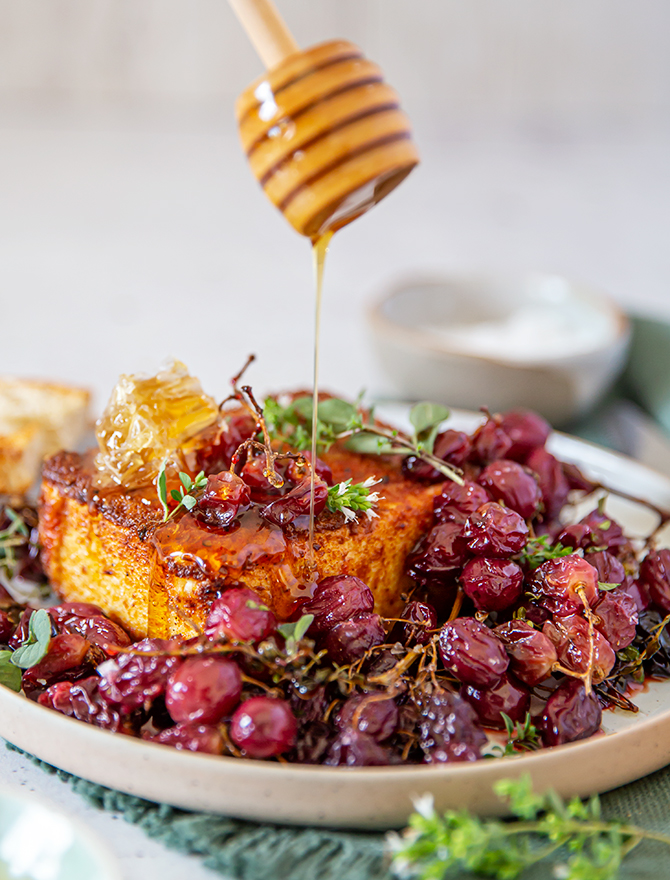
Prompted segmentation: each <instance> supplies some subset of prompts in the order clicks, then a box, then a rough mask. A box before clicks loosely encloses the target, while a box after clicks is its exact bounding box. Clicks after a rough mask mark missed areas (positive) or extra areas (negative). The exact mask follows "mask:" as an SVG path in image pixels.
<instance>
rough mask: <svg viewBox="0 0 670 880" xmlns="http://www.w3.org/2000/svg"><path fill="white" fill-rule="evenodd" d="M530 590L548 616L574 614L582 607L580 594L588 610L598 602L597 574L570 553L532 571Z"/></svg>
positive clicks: (587, 564) (579, 558)
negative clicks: (549, 613)
mask: <svg viewBox="0 0 670 880" xmlns="http://www.w3.org/2000/svg"><path fill="white" fill-rule="evenodd" d="M533 590H534V591H535V592H537V593H539V594H540V595H541V597H542V603H543V604H544V605H545V607H546V608H547V609H548V610H549V611H551V613H552V614H554V615H560V616H566V615H570V614H574V613H575V612H576V611H581V609H582V608H583V607H584V602H583V601H582V597H581V595H580V592H581V591H583V596H584V599H585V600H586V602H587V604H588V605H589V606H590V607H593V606H594V605H595V603H596V602H597V601H598V572H597V571H596V570H595V568H594V567H593V566H592V565H590V564H589V563H588V562H587V561H586V560H585V559H582V557H581V556H577V555H574V554H573V555H570V556H560V557H558V558H557V559H549V560H547V561H546V562H544V563H543V564H542V565H541V566H540V567H539V568H538V569H537V570H536V571H535V576H534V578H533Z"/></svg>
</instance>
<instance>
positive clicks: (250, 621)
mask: <svg viewBox="0 0 670 880" xmlns="http://www.w3.org/2000/svg"><path fill="white" fill-rule="evenodd" d="M276 628H277V619H276V618H275V616H274V614H273V613H272V611H270V609H269V608H268V607H267V605H265V604H264V602H263V600H262V599H261V597H260V596H259V595H258V593H254V591H253V590H250V589H249V588H248V587H231V588H230V589H229V590H226V592H225V593H224V594H223V596H220V597H219V598H218V599H215V600H214V601H213V602H212V607H211V609H210V612H209V616H208V617H207V622H206V624H205V633H206V635H207V636H208V637H209V638H210V639H229V640H232V641H239V642H260V641H261V640H262V639H265V638H267V637H268V636H269V635H271V633H273V632H274V631H275V630H276Z"/></svg>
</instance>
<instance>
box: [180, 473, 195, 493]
mask: <svg viewBox="0 0 670 880" xmlns="http://www.w3.org/2000/svg"><path fill="white" fill-rule="evenodd" d="M179 479H180V481H181V484H182V486H183V487H184V489H185V490H186V491H187V492H190V491H191V490H192V489H193V480H192V479H191V478H190V477H189V475H188V474H185V473H184V471H179Z"/></svg>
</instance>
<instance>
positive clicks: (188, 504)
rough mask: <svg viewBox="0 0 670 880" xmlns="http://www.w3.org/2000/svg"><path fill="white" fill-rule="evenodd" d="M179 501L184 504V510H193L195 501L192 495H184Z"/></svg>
mask: <svg viewBox="0 0 670 880" xmlns="http://www.w3.org/2000/svg"><path fill="white" fill-rule="evenodd" d="M181 503H182V504H183V505H184V507H185V508H186V510H193V508H194V507H195V505H196V504H197V501H196V500H195V498H194V497H193V496H192V495H184V497H183V498H182V499H181Z"/></svg>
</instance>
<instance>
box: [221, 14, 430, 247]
mask: <svg viewBox="0 0 670 880" xmlns="http://www.w3.org/2000/svg"><path fill="white" fill-rule="evenodd" d="M230 4H231V6H232V7H233V9H234V10H235V12H236V14H237V16H238V18H239V19H240V21H241V23H242V26H243V27H244V28H245V30H246V31H247V34H248V35H249V37H250V39H251V41H252V43H253V44H254V47H255V48H256V51H257V52H258V54H259V55H260V57H261V59H262V61H263V62H264V63H265V64H266V66H267V67H268V70H267V71H266V73H265V74H264V75H263V76H261V77H260V78H259V79H257V80H256V81H255V82H254V83H252V84H251V85H250V86H249V87H248V88H247V89H246V90H245V91H244V92H243V93H242V94H241V95H240V97H239V98H238V100H237V104H236V113H237V121H238V125H239V130H240V136H241V139H242V145H243V148H244V150H245V152H246V154H247V158H248V159H249V164H250V165H251V168H252V171H253V172H254V174H255V176H256V179H257V180H258V181H259V183H260V184H261V186H262V187H263V189H264V190H265V194H266V195H267V196H268V198H269V199H270V201H272V202H273V203H274V204H275V205H276V206H277V207H278V208H279V210H280V211H281V212H282V213H283V215H284V216H285V217H286V219H287V220H288V221H289V223H291V225H292V226H293V227H294V228H295V229H296V230H297V231H298V232H299V233H300V234H301V235H306V236H308V237H309V238H310V239H312V240H313V241H314V240H316V239H318V238H319V237H320V236H322V235H324V234H325V233H327V232H334V231H336V230H337V229H340V228H341V227H342V226H345V225H346V224H347V223H350V222H351V221H352V220H354V219H355V218H356V217H358V216H360V215H361V214H363V213H365V211H367V210H368V209H369V208H371V207H372V206H373V205H376V204H377V202H379V201H381V199H383V198H384V196H386V195H388V194H389V193H390V192H391V190H393V189H395V187H396V186H397V185H398V184H399V183H400V182H401V181H402V180H403V179H404V178H405V177H406V176H407V175H408V174H409V172H410V171H411V170H412V168H414V166H415V165H416V164H417V163H418V161H419V156H418V153H417V150H416V147H415V146H414V143H413V141H412V132H411V128H410V124H409V120H408V119H407V117H406V116H405V114H404V113H403V112H402V110H401V109H400V107H399V103H398V95H397V94H396V92H395V91H394V90H393V89H392V88H391V87H390V86H388V85H387V84H386V83H385V82H384V80H383V75H382V72H381V70H380V68H379V67H378V66H377V65H376V64H374V63H373V62H371V61H368V60H367V59H366V58H364V57H363V54H362V53H361V50H360V49H358V48H357V47H356V46H355V45H353V43H349V42H347V41H346V40H334V41H331V42H328V43H322V44H320V45H318V46H314V47H312V48H310V49H306V50H304V51H301V50H300V49H299V47H298V45H297V43H296V42H295V40H294V39H293V37H292V35H291V34H290V32H289V30H288V29H287V27H286V25H285V23H284V22H283V20H282V19H281V17H280V15H279V13H278V11H277V9H276V8H275V6H274V5H273V3H272V0H230Z"/></svg>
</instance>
